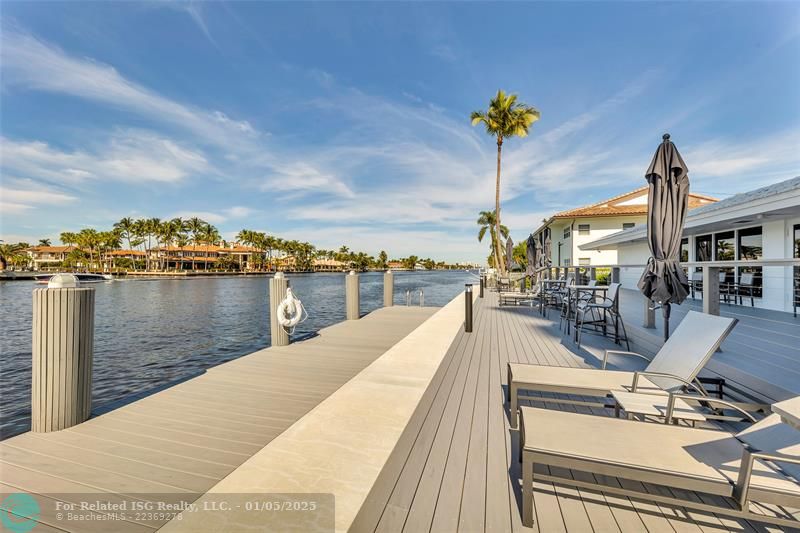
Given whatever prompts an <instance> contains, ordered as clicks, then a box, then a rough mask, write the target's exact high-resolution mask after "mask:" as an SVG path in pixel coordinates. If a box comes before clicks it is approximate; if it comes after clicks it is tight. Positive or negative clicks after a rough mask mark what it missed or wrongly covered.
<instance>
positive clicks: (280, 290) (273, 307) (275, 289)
mask: <svg viewBox="0 0 800 533" xmlns="http://www.w3.org/2000/svg"><path fill="white" fill-rule="evenodd" d="M288 288H289V280H288V279H286V276H284V275H283V272H276V273H275V275H274V276H273V277H272V279H270V280H269V331H270V339H271V344H272V346H287V345H288V344H289V334H288V333H287V332H286V330H284V329H283V326H281V325H280V323H279V322H278V306H279V305H280V304H281V302H282V301H283V300H284V298H286V289H288Z"/></svg>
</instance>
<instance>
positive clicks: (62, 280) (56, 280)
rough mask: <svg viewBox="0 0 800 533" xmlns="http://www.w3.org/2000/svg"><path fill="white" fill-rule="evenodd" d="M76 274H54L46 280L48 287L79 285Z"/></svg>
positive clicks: (62, 287) (65, 287) (61, 287)
mask: <svg viewBox="0 0 800 533" xmlns="http://www.w3.org/2000/svg"><path fill="white" fill-rule="evenodd" d="M80 284H81V282H80V281H78V276H74V275H72V274H56V275H55V276H53V277H52V278H50V281H48V282H47V288H48V289H72V288H75V287H79V286H80Z"/></svg>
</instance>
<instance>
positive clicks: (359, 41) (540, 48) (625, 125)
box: [0, 2, 800, 260]
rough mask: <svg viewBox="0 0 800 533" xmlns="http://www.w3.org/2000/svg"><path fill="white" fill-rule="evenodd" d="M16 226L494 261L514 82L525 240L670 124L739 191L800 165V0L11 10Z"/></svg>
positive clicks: (589, 194)
mask: <svg viewBox="0 0 800 533" xmlns="http://www.w3.org/2000/svg"><path fill="white" fill-rule="evenodd" d="M0 9H2V35H1V36H2V48H0V54H1V55H0V60H1V61H0V90H1V91H2V92H0V98H1V102H0V104H1V105H2V114H1V115H0V132H1V133H2V184H1V185H0V207H2V219H1V220H0V222H1V223H2V226H1V227H0V238H2V239H4V240H5V241H7V242H11V241H16V240H20V239H25V240H29V241H35V240H38V239H39V238H41V237H51V238H54V240H56V239H55V238H56V237H57V235H58V233H59V232H60V231H63V230H73V231H76V230H80V229H81V228H82V227H86V226H91V227H96V228H105V227H109V226H110V225H111V224H112V223H113V222H114V221H116V220H118V219H119V218H121V217H123V216H132V217H151V216H156V217H160V218H169V217H172V216H187V217H188V216H192V215H198V216H201V217H204V218H206V219H207V220H209V221H210V222H213V223H214V224H215V225H217V227H219V229H220V230H221V232H222V233H223V235H224V236H226V237H228V238H230V237H232V236H233V235H235V233H236V232H237V231H238V230H240V229H242V228H248V229H255V230H261V231H267V232H270V233H273V234H277V235H279V236H281V237H285V238H295V239H301V240H308V241H311V242H314V243H315V244H317V245H318V246H321V247H324V248H333V247H339V246H340V245H342V244H344V245H347V246H349V247H350V248H352V249H358V250H365V251H367V252H369V253H374V254H376V253H377V252H378V251H379V250H381V249H386V250H387V251H388V252H389V254H390V255H391V256H393V257H398V256H404V255H407V254H411V253H415V254H417V255H421V256H433V257H436V258H440V259H446V260H459V259H461V260H481V259H484V258H485V256H486V253H487V246H486V245H485V244H479V243H478V242H477V240H476V234H477V229H478V228H477V225H476V224H475V219H476V217H477V212H478V211H480V210H483V209H491V208H492V206H493V201H494V196H493V191H494V170H495V169H494V157H495V147H494V143H493V140H492V139H491V138H489V137H487V136H486V135H485V134H484V132H483V131H482V130H480V129H479V128H473V127H471V126H470V124H469V120H468V116H469V113H470V112H471V111H473V110H476V109H480V108H483V107H485V106H486V105H487V104H488V101H489V98H490V97H491V96H492V95H493V93H494V92H495V91H496V90H497V89H498V88H503V89H506V90H508V91H512V92H516V93H519V95H520V98H521V100H523V101H525V102H527V103H529V104H532V105H535V106H536V107H537V108H538V109H539V110H540V111H541V114H542V118H541V120H540V121H539V122H537V123H536V124H534V126H533V129H532V131H531V135H530V136H529V137H528V138H526V139H522V140H516V139H515V140H511V141H509V142H507V143H506V146H505V152H504V169H503V181H502V187H503V222H504V223H505V224H507V225H508V226H509V227H510V228H511V231H512V237H513V238H514V239H515V241H519V240H522V239H524V238H526V237H527V234H528V233H529V232H530V231H531V230H533V229H535V227H536V226H537V225H538V223H539V222H540V221H541V219H542V218H543V217H544V216H546V215H548V214H551V213H553V212H554V211H558V210H562V209H566V208H570V207H575V206H578V205H583V204H587V203H591V202H594V201H598V200H601V199H603V198H605V197H609V196H613V195H616V194H619V193H622V192H625V191H627V190H629V189H632V188H635V187H638V186H640V185H642V184H643V183H644V181H643V173H644V170H645V169H646V168H647V165H648V164H649V162H650V158H651V157H652V154H653V151H654V150H655V148H656V146H657V144H658V142H659V141H660V139H661V134H662V133H663V132H664V131H669V132H670V133H671V134H672V138H673V140H674V141H675V143H676V144H677V146H678V148H679V150H680V151H681V153H682V154H683V156H684V159H685V160H686V162H687V164H688V166H689V169H690V178H691V181H692V188H693V190H695V191H698V192H704V193H707V194H712V195H717V196H719V197H724V196H726V195H729V194H733V193H736V192H741V191H744V190H749V189H752V188H755V187H758V186H761V185H764V184H768V183H772V182H775V181H780V180H783V179H787V178H790V177H793V176H795V175H797V174H800V172H798V169H799V168H800V4H799V3H789V2H787V3H742V2H736V3H722V2H713V3H688V2H686V3H655V2H647V3H628V2H626V3H531V4H519V3H514V4H483V3H468V4H453V3H437V4H425V3H409V4H404V3H381V4H377V3H375V4H367V3H357V4H353V3H349V4H340V3H317V4H306V3H286V4H282V3H266V2H264V3H257V2H250V3H180V4H169V3H162V2H145V3H133V2H126V3H100V2H94V3H85V4H84V3H78V2H48V3H44V2H3V3H2V6H0Z"/></svg>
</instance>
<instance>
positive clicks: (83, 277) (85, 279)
mask: <svg viewBox="0 0 800 533" xmlns="http://www.w3.org/2000/svg"><path fill="white" fill-rule="evenodd" d="M59 274H70V275H72V276H75V277H76V278H78V281H79V282H80V283H101V282H103V281H114V277H113V276H112V275H111V274H92V273H90V272H56V273H53V274H38V275H36V276H35V277H34V279H35V280H36V283H48V282H49V281H50V278H52V277H53V276H57V275H59Z"/></svg>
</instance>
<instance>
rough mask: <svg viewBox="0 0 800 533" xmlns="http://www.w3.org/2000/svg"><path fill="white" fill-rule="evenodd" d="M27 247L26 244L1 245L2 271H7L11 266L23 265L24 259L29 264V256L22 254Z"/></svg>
mask: <svg viewBox="0 0 800 533" xmlns="http://www.w3.org/2000/svg"><path fill="white" fill-rule="evenodd" d="M27 247H28V246H27V245H26V244H24V243H17V244H0V270H5V269H7V268H8V265H9V264H12V265H17V264H22V261H23V259H24V261H25V262H26V263H27V261H28V258H27V256H25V255H23V254H21V253H20V252H22V250H24V249H25V248H27Z"/></svg>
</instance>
